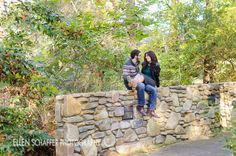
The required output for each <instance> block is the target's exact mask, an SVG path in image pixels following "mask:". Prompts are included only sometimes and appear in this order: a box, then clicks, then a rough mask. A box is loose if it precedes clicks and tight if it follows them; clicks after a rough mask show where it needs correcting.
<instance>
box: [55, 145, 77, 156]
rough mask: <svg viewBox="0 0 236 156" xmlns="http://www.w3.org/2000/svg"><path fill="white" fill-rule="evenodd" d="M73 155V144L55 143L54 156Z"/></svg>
mask: <svg viewBox="0 0 236 156" xmlns="http://www.w3.org/2000/svg"><path fill="white" fill-rule="evenodd" d="M73 154H74V146H73V144H67V143H57V144H56V155H57V156H65V155H73Z"/></svg>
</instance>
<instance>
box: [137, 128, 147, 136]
mask: <svg viewBox="0 0 236 156" xmlns="http://www.w3.org/2000/svg"><path fill="white" fill-rule="evenodd" d="M135 131H136V133H137V134H145V133H147V128H146V127H140V128H137V129H135Z"/></svg>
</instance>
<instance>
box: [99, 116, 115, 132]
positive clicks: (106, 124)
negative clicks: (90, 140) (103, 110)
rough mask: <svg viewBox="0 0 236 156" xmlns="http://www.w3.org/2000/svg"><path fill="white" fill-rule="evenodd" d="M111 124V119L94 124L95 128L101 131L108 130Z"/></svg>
mask: <svg viewBox="0 0 236 156" xmlns="http://www.w3.org/2000/svg"><path fill="white" fill-rule="evenodd" d="M111 124H112V119H105V120H102V121H97V122H96V126H97V127H98V129H99V130H101V131H105V130H110V129H111Z"/></svg>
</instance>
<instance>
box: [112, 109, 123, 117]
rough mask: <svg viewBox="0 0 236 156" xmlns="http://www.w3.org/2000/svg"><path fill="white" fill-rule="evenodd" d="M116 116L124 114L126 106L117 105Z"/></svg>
mask: <svg viewBox="0 0 236 156" xmlns="http://www.w3.org/2000/svg"><path fill="white" fill-rule="evenodd" d="M114 112H115V113H114V114H115V116H123V115H124V114H125V111H124V107H116V109H115V111H114Z"/></svg>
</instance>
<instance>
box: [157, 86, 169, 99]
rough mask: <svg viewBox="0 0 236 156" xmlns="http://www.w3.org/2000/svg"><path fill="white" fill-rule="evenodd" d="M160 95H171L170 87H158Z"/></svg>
mask: <svg viewBox="0 0 236 156" xmlns="http://www.w3.org/2000/svg"><path fill="white" fill-rule="evenodd" d="M158 94H159V95H158V96H159V97H162V96H165V97H167V96H169V95H170V89H169V87H161V88H160V89H158Z"/></svg>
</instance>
